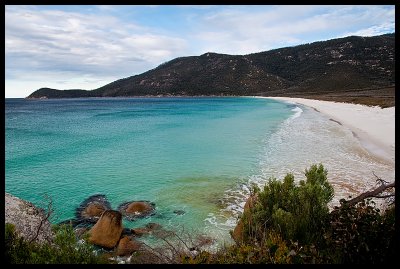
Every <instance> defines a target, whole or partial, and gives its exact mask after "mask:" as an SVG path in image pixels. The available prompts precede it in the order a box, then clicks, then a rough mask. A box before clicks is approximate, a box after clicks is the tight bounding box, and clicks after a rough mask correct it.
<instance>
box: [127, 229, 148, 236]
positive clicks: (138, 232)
mask: <svg viewBox="0 0 400 269" xmlns="http://www.w3.org/2000/svg"><path fill="white" fill-rule="evenodd" d="M131 231H132V233H134V234H135V235H137V236H142V235H144V234H149V233H150V232H151V230H150V229H149V228H134V229H131Z"/></svg>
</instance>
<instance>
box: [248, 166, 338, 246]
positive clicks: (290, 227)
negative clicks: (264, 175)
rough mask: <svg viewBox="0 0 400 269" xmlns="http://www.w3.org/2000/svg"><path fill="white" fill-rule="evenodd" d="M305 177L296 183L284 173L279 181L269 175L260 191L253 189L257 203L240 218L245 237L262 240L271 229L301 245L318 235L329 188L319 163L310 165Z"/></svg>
mask: <svg viewBox="0 0 400 269" xmlns="http://www.w3.org/2000/svg"><path fill="white" fill-rule="evenodd" d="M305 176H306V181H303V180H301V181H300V183H299V185H296V184H294V177H293V175H292V174H288V175H286V176H285V178H284V179H283V181H278V180H276V179H275V178H271V179H270V180H269V181H268V183H267V184H266V185H265V186H264V188H263V190H262V191H260V190H257V189H255V191H256V194H257V197H258V200H257V203H256V205H255V206H254V207H253V208H251V210H250V212H249V214H244V215H243V218H242V220H243V221H244V231H245V235H246V236H245V238H247V240H249V239H254V238H255V239H256V240H258V241H260V240H263V237H265V234H267V231H272V230H273V231H276V232H278V233H280V234H281V236H282V238H283V239H284V240H294V241H299V242H300V243H305V244H307V243H311V242H314V241H315V240H319V239H320V238H321V236H322V232H323V227H324V225H325V223H326V221H327V220H328V216H329V208H328V203H329V202H330V201H331V200H332V198H333V188H332V186H331V185H330V184H329V182H328V180H327V171H326V170H325V169H324V167H323V165H322V164H319V165H318V166H317V165H312V166H311V168H310V169H309V170H306V171H305Z"/></svg>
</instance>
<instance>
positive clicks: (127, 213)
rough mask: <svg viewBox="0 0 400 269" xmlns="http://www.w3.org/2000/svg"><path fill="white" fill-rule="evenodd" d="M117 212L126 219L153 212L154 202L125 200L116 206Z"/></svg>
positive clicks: (133, 218)
mask: <svg viewBox="0 0 400 269" xmlns="http://www.w3.org/2000/svg"><path fill="white" fill-rule="evenodd" d="M118 210H119V212H121V214H122V215H123V216H124V217H125V218H127V219H128V220H135V219H136V218H143V217H147V216H150V215H154V214H155V204H154V203H152V202H150V201H132V202H125V203H122V204H121V205H119V206H118Z"/></svg>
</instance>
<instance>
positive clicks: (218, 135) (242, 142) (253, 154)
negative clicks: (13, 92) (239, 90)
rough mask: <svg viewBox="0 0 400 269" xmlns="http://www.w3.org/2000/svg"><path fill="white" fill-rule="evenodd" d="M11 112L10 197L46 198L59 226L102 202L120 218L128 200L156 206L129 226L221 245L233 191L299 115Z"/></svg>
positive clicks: (111, 109)
mask: <svg viewBox="0 0 400 269" xmlns="http://www.w3.org/2000/svg"><path fill="white" fill-rule="evenodd" d="M5 104H6V107H5V114H6V121H5V123H6V128H5V133H6V148H5V168H6V169H5V175H6V180H5V190H6V192H9V193H11V194H13V195H15V196H18V197H20V198H22V199H26V200H29V201H31V202H33V203H35V204H40V203H41V202H42V201H43V195H45V194H46V195H49V196H50V197H52V199H53V201H54V207H55V218H54V219H53V222H59V221H63V220H66V219H70V218H73V217H74V212H75V208H76V207H77V206H78V205H79V204H80V203H81V202H82V201H83V200H85V199H86V198H88V197H89V196H91V195H93V194H105V195H106V196H107V198H108V200H109V201H110V203H111V205H112V206H113V208H114V209H116V208H117V206H118V205H119V204H121V203H122V202H125V201H131V200H150V201H152V202H154V203H155V204H156V210H157V211H156V212H157V213H156V214H155V215H153V216H151V217H149V218H146V219H142V220H138V221H134V222H128V221H124V225H125V226H126V227H141V226H143V225H144V224H146V223H148V222H157V223H160V224H161V225H163V226H165V227H171V228H176V227H178V226H182V227H185V229H186V230H195V231H199V232H207V233H208V234H210V233H212V234H214V235H216V236H217V237H218V236H222V237H223V238H226V236H227V235H229V233H228V230H229V229H231V228H232V225H228V224H227V225H224V223H226V221H227V219H229V218H230V217H232V214H233V213H232V212H233V210H230V209H229V208H230V207H227V204H226V201H227V199H228V200H229V197H228V198H227V191H229V190H240V188H241V186H242V185H243V184H246V182H248V181H249V179H251V178H252V177H254V176H255V175H259V174H260V173H261V171H262V166H261V164H262V160H263V156H265V154H266V148H265V146H266V144H267V141H269V138H270V137H271V136H272V135H273V134H274V133H276V132H277V131H278V130H280V128H281V126H282V124H283V122H284V121H285V120H287V119H288V118H290V117H291V116H293V115H294V114H296V113H298V109H299V108H298V107H296V105H293V104H286V103H281V102H277V101H274V100H268V99H258V98H245V97H243V98H107V99H102V98H99V99H67V100H66V99H60V100H25V99H6V102H5ZM296 109H297V110H296ZM300 110H301V109H300ZM236 203H239V202H236ZM234 204H235V201H231V206H234ZM174 210H184V211H185V212H186V213H185V214H184V215H176V214H174V213H173V211H174Z"/></svg>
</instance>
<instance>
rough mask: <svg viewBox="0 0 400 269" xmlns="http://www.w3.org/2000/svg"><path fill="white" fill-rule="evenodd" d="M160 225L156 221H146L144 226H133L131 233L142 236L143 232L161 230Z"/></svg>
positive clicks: (148, 232) (149, 232)
mask: <svg viewBox="0 0 400 269" xmlns="http://www.w3.org/2000/svg"><path fill="white" fill-rule="evenodd" d="M161 229H162V226H161V225H160V224H158V223H154V222H150V223H147V224H146V226H145V227H142V228H133V229H131V231H132V233H133V234H134V235H136V236H142V235H144V234H151V233H152V232H153V231H154V230H161Z"/></svg>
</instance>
